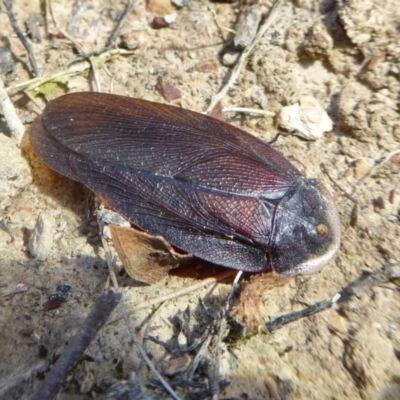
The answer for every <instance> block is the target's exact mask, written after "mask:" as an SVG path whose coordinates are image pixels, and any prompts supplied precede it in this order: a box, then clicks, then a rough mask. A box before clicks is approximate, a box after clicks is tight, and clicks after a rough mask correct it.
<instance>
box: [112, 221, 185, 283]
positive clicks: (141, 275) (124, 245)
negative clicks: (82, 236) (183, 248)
mask: <svg viewBox="0 0 400 400" xmlns="http://www.w3.org/2000/svg"><path fill="white" fill-rule="evenodd" d="M109 228H110V232H111V237H112V240H113V242H114V247H115V250H116V251H117V253H118V255H119V257H120V259H121V261H122V264H123V266H124V268H125V270H126V272H127V274H128V275H129V276H130V277H132V278H133V279H136V280H138V281H141V282H145V283H148V284H153V283H156V282H158V281H160V280H161V279H162V278H164V277H165V276H166V275H167V274H168V271H169V270H170V269H172V268H174V267H176V266H177V265H178V264H180V263H182V262H184V261H186V260H188V259H189V258H191V256H190V255H187V254H179V253H177V252H176V251H175V250H174V249H173V248H172V247H171V245H170V244H169V243H168V242H167V241H166V240H165V239H164V238H162V237H161V236H151V235H149V234H148V233H145V232H141V231H138V230H136V229H134V228H123V227H120V226H117V225H109Z"/></svg>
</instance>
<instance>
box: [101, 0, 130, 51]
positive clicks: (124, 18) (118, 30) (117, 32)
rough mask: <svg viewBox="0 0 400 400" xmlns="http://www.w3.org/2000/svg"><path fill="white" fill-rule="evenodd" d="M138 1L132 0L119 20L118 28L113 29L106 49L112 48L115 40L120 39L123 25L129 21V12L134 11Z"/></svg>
mask: <svg viewBox="0 0 400 400" xmlns="http://www.w3.org/2000/svg"><path fill="white" fill-rule="evenodd" d="M136 3H137V0H130V1H129V3H128V5H127V7H126V9H125V11H124V13H123V15H122V17H121V19H120V20H119V22H118V25H117V26H116V28H115V29H114V30H113V32H112V34H111V36H110V38H109V39H108V42H107V45H106V48H105V50H106V51H107V50H110V49H111V48H112V47H113V46H114V44H115V41H116V40H117V39H118V37H119V35H120V34H121V30H122V28H123V26H124V25H125V22H126V21H127V19H128V17H129V14H130V13H131V12H132V11H133V9H134V8H135V5H136Z"/></svg>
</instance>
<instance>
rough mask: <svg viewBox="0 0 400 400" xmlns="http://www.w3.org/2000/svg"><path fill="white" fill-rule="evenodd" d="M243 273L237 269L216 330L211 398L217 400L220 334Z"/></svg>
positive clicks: (223, 328) (221, 334)
mask: <svg viewBox="0 0 400 400" xmlns="http://www.w3.org/2000/svg"><path fill="white" fill-rule="evenodd" d="M242 275H243V271H239V272H238V273H237V274H236V277H235V280H234V281H233V282H232V286H231V289H230V291H229V295H228V298H227V299H226V305H225V310H224V312H223V314H222V318H221V324H220V327H219V330H218V340H217V345H216V349H215V365H214V371H213V372H214V373H213V377H214V380H213V382H212V384H211V387H210V389H211V393H212V396H213V397H212V398H213V400H218V395H219V379H218V377H219V361H220V355H221V353H220V350H221V343H222V336H223V332H224V330H225V324H226V317H227V316H228V314H229V312H230V310H231V306H232V297H233V295H234V293H235V290H236V288H237V286H238V283H239V280H240V278H241V277H242Z"/></svg>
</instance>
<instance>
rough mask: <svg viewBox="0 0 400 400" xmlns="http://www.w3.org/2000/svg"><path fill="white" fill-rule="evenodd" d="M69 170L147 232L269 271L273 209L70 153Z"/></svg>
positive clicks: (217, 258) (211, 257) (229, 263)
mask: <svg viewBox="0 0 400 400" xmlns="http://www.w3.org/2000/svg"><path fill="white" fill-rule="evenodd" d="M70 166H71V170H72V171H73V173H74V175H75V176H76V177H77V178H78V179H79V181H81V182H82V183H84V184H85V185H86V186H88V187H89V188H90V189H92V190H93V191H94V192H95V193H97V194H98V195H99V196H100V197H101V198H102V199H104V200H105V201H106V202H107V203H108V204H109V205H110V206H111V207H112V208H114V209H115V210H116V211H118V212H119V213H120V214H121V215H123V216H124V217H126V218H127V219H128V220H129V221H130V222H132V223H133V224H134V225H136V226H138V227H140V228H142V229H144V230H145V231H148V232H151V233H152V234H154V235H161V236H163V237H164V238H165V239H166V240H168V241H169V242H171V243H172V244H174V245H176V246H177V247H179V248H180V249H182V250H184V251H186V252H188V253H191V254H194V255H196V256H198V257H200V258H202V259H204V260H207V261H211V262H213V263H216V264H219V265H223V266H225V267H229V268H235V269H244V270H246V271H252V272H260V271H263V270H266V269H267V268H268V258H267V253H266V246H267V243H268V240H269V236H270V231H271V219H272V213H273V209H274V206H273V205H271V206H270V207H269V208H268V205H267V204H266V203H265V202H263V201H259V200H257V199H254V198H252V197H247V198H246V197H244V196H237V195H232V194H229V193H224V192H217V191H215V190H210V189H206V188H201V187H199V186H194V185H190V184H187V183H184V182H180V181H177V180H175V179H172V178H165V177H158V176H155V175H150V174H147V173H143V172H137V171H132V170H127V169H126V168H122V167H118V166H114V165H108V164H105V163H102V162H98V161H95V162H93V161H91V160H88V159H87V158H85V157H82V156H79V155H74V154H72V155H71V156H70ZM232 209H234V210H236V211H234V212H233V214H232Z"/></svg>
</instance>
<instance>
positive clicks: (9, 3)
mask: <svg viewBox="0 0 400 400" xmlns="http://www.w3.org/2000/svg"><path fill="white" fill-rule="evenodd" d="M4 4H5V6H6V9H7V14H8V17H9V18H10V22H11V25H12V27H13V29H14V31H15V33H16V34H17V36H18V38H19V40H20V41H21V42H22V44H23V45H24V47H25V49H26V51H27V52H28V57H29V62H30V63H31V66H32V68H33V72H34V73H35V76H40V71H39V68H38V66H37V64H36V60H35V56H34V55H33V51H32V48H31V45H30V44H29V42H28V41H27V40H26V37H25V36H24V34H23V32H22V31H21V29H20V27H19V26H18V23H17V20H16V18H15V15H14V12H13V1H12V0H4Z"/></svg>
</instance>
